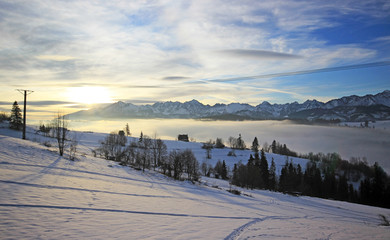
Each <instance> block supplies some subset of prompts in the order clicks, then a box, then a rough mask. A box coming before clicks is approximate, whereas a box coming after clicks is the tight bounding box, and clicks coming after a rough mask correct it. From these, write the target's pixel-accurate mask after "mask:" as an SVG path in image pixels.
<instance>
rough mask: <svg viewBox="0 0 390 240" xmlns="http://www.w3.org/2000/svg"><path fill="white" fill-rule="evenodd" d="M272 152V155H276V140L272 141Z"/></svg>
mask: <svg viewBox="0 0 390 240" xmlns="http://www.w3.org/2000/svg"><path fill="white" fill-rule="evenodd" d="M271 151H272V153H276V141H275V140H273V141H272V144H271Z"/></svg>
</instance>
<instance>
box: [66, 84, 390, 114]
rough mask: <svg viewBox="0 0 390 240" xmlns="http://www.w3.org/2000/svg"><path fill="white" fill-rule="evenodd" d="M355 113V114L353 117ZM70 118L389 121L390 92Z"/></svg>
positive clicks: (146, 108)
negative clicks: (253, 104) (299, 101)
mask: <svg viewBox="0 0 390 240" xmlns="http://www.w3.org/2000/svg"><path fill="white" fill-rule="evenodd" d="M351 112H353V113H354V114H350V113H351ZM69 116H70V117H71V118H86V117H101V118H214V119H286V118H289V119H306V120H316V119H325V120H331V119H339V120H342V121H364V120H386V119H390V91H384V92H382V93H378V94H376V95H366V96H362V97H359V96H349V97H342V98H340V99H334V100H331V101H329V102H327V103H322V102H319V101H317V100H307V101H305V102H304V103H302V104H300V103H298V102H293V103H287V104H270V103H268V102H263V103H261V104H259V105H257V106H251V105H249V104H241V103H231V104H228V105H226V104H215V105H213V106H210V105H203V104H202V103H200V102H198V101H196V100H192V101H188V102H184V103H180V102H158V103H155V104H153V105H141V106H136V105H133V104H131V103H124V102H117V103H113V104H111V105H108V106H103V107H98V108H93V109H90V110H87V111H80V112H77V113H73V114H70V115H69Z"/></svg>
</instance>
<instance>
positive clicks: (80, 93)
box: [67, 87, 112, 104]
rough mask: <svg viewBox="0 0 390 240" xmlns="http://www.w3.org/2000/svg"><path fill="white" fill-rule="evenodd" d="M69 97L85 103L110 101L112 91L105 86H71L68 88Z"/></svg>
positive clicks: (74, 100) (71, 99) (73, 100)
mask: <svg viewBox="0 0 390 240" xmlns="http://www.w3.org/2000/svg"><path fill="white" fill-rule="evenodd" d="M67 97H68V99H69V100H70V101H72V102H78V103H84V104H96V103H110V102H112V98H111V97H110V92H109V90H108V89H107V88H104V87H71V88H68V90H67Z"/></svg>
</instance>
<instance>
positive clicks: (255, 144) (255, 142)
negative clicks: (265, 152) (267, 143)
mask: <svg viewBox="0 0 390 240" xmlns="http://www.w3.org/2000/svg"><path fill="white" fill-rule="evenodd" d="M251 150H252V151H253V152H255V153H257V152H258V151H259V141H258V140H257V137H255V139H253V142H252V147H251Z"/></svg>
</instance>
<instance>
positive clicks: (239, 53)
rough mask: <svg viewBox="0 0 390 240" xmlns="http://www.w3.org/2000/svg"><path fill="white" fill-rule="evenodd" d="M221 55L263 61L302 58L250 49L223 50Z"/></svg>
mask: <svg viewBox="0 0 390 240" xmlns="http://www.w3.org/2000/svg"><path fill="white" fill-rule="evenodd" d="M219 53H221V54H224V55H228V56H231V57H237V58H251V59H263V60H290V59H299V58H302V57H301V56H298V55H295V54H289V53H281V52H273V51H266V50H250V49H228V50H221V51H219Z"/></svg>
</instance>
